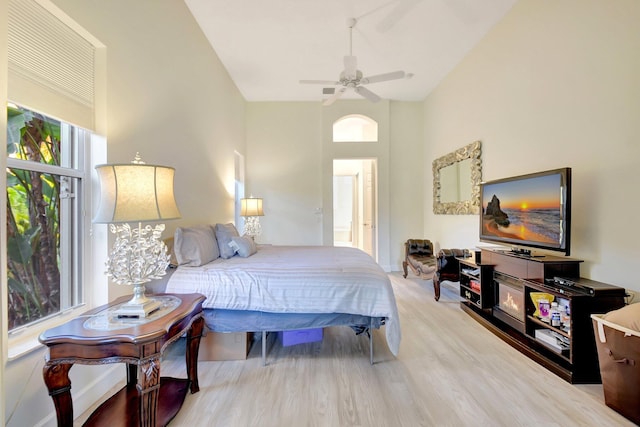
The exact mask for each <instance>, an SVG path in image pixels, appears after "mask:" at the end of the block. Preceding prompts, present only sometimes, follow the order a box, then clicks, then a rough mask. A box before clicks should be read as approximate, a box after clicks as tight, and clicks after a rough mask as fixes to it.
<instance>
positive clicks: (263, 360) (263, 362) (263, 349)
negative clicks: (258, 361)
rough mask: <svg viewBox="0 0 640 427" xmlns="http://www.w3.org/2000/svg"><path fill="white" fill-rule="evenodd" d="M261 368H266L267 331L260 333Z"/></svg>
mask: <svg viewBox="0 0 640 427" xmlns="http://www.w3.org/2000/svg"><path fill="white" fill-rule="evenodd" d="M262 366H267V331H262Z"/></svg>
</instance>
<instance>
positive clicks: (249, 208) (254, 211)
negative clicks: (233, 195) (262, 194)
mask: <svg viewBox="0 0 640 427" xmlns="http://www.w3.org/2000/svg"><path fill="white" fill-rule="evenodd" d="M240 216H264V212H263V211H262V199H260V198H254V197H251V198H249V199H240Z"/></svg>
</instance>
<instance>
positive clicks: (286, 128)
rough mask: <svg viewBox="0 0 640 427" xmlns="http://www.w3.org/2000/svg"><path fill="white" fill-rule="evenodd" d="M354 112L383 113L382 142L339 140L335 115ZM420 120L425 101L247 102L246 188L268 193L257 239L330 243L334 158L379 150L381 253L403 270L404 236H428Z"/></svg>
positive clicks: (391, 266)
mask: <svg viewBox="0 0 640 427" xmlns="http://www.w3.org/2000/svg"><path fill="white" fill-rule="evenodd" d="M347 114H364V115H367V116H369V117H371V118H373V119H374V120H376V121H377V122H378V125H379V142H378V143H363V144H357V143H340V144H334V143H333V142H332V140H331V135H332V126H333V122H334V121H335V120H337V119H338V118H340V117H342V116H344V115H347ZM421 120H422V103H418V102H389V101H382V102H380V103H377V104H371V103H369V102H367V101H341V102H339V103H336V104H333V105H332V106H331V107H322V105H321V103H320V101H318V102H252V103H248V104H247V124H246V126H247V128H246V129H247V159H246V160H247V162H246V167H247V194H253V195H254V196H256V197H263V198H264V209H265V216H264V217H262V218H261V219H260V223H261V224H262V235H261V236H260V237H259V238H258V242H262V243H272V244H295V245H299V244H302V245H322V244H329V242H331V241H332V233H333V224H332V221H333V220H332V210H333V202H332V196H331V187H332V176H333V174H332V169H333V159H334V158H372V157H376V158H378V188H379V194H378V199H379V200H378V217H379V218H378V224H379V229H378V235H379V242H378V259H379V263H380V264H381V265H382V266H383V268H385V269H387V270H399V269H400V265H401V257H402V255H403V250H404V249H403V243H404V242H405V241H406V240H407V239H408V238H411V237H413V238H416V237H422V236H423V232H422V220H423V210H422V205H421V201H420V200H421V197H422V196H421V195H422V191H423V182H424V179H423V169H424V168H425V165H424V162H423V154H422V153H423V147H422V124H421ZM430 167H431V166H430V165H428V166H427V168H428V169H429V170H430ZM316 209H321V210H322V214H317V213H316Z"/></svg>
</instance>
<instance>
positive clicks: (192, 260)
mask: <svg viewBox="0 0 640 427" xmlns="http://www.w3.org/2000/svg"><path fill="white" fill-rule="evenodd" d="M212 239H215V243H216V245H215V247H213V250H212V252H211V253H207V251H208V250H211V249H212V245H213V244H214V242H213V241H212ZM228 248H231V250H228ZM215 249H218V250H217V251H216V250H215ZM173 251H174V253H175V255H176V262H177V264H178V267H177V268H176V269H175V271H174V272H173V273H172V274H171V277H170V278H169V279H168V281H167V285H166V292H169V293H193V292H197V293H201V294H203V295H205V296H206V297H207V299H206V300H205V302H204V304H203V308H204V309H205V322H206V325H207V327H208V328H209V329H210V330H212V331H215V332H258V333H262V334H263V336H262V338H263V339H262V357H263V363H266V362H265V357H266V354H265V352H266V349H265V341H266V339H265V338H266V333H267V332H275V331H284V330H294V329H307V328H320V327H326V326H339V325H340V326H350V327H352V328H353V329H354V331H355V332H356V333H362V332H370V331H371V330H372V329H377V328H380V327H381V326H383V325H384V326H385V336H386V341H387V345H388V346H389V350H390V351H391V352H392V353H393V354H394V355H397V354H398V349H399V345H400V339H401V331H400V323H399V319H398V310H397V307H396V301H395V297H394V294H393V289H392V287H391V283H390V280H389V277H388V276H387V274H386V273H385V272H384V271H383V270H382V268H380V266H379V265H378V264H377V263H376V262H375V261H374V260H373V259H372V258H371V257H370V256H369V255H368V254H366V253H364V252H363V251H361V250H359V249H355V248H346V247H328V246H272V245H262V246H257V245H255V243H253V240H251V239H250V238H247V237H244V236H238V235H237V231H236V230H235V227H233V226H232V224H216V226H215V227H214V226H199V227H191V228H179V229H177V230H176V234H175V238H174V248H173ZM369 349H370V361H371V363H373V335H372V334H371V333H369Z"/></svg>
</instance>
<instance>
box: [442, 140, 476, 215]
mask: <svg viewBox="0 0 640 427" xmlns="http://www.w3.org/2000/svg"><path fill="white" fill-rule="evenodd" d="M481 148H482V143H481V142H480V141H475V142H472V143H471V144H469V145H467V146H465V147H462V148H459V149H457V150H456V151H454V152H453V153H449V154H447V155H445V156H442V157H440V158H438V159H435V160H434V161H433V213H434V214H448V215H473V214H479V213H480V181H481V180H482V160H481V158H480V155H481V154H482V149H481ZM465 159H471V200H463V201H459V202H442V201H441V200H440V196H441V190H440V189H441V182H440V170H441V169H442V168H445V167H447V166H451V165H453V164H455V163H456V162H460V161H462V160H465Z"/></svg>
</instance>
